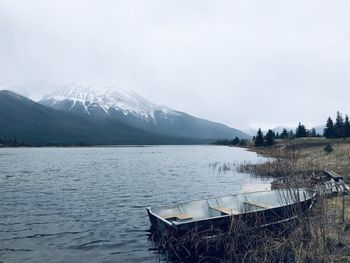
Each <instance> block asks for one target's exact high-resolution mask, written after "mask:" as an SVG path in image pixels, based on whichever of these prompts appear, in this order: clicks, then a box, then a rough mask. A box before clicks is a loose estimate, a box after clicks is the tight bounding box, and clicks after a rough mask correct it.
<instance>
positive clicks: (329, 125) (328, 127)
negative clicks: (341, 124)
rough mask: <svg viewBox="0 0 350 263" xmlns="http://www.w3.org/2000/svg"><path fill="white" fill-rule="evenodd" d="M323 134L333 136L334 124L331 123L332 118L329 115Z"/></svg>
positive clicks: (327, 136)
mask: <svg viewBox="0 0 350 263" xmlns="http://www.w3.org/2000/svg"><path fill="white" fill-rule="evenodd" d="M323 136H324V137H326V138H334V137H335V133H334V125H333V120H332V119H331V117H328V120H327V124H326V128H325V129H324V131H323Z"/></svg>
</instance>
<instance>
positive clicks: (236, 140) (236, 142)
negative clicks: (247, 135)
mask: <svg viewBox="0 0 350 263" xmlns="http://www.w3.org/2000/svg"><path fill="white" fill-rule="evenodd" d="M239 142H240V140H239V138H238V137H237V136H236V137H235V138H234V139H233V140H232V142H231V143H232V145H237V144H239Z"/></svg>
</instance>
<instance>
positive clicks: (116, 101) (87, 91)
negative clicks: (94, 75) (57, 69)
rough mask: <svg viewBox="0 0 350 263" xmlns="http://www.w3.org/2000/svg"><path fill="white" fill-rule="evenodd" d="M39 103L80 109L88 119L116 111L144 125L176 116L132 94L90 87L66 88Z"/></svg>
mask: <svg viewBox="0 0 350 263" xmlns="http://www.w3.org/2000/svg"><path fill="white" fill-rule="evenodd" d="M40 103H41V104H45V105H47V106H50V107H53V108H60V109H62V108H63V109H65V110H68V111H80V110H81V109H83V110H84V113H86V114H88V115H92V114H96V113H97V112H99V113H102V112H104V113H105V114H107V115H110V114H113V112H114V111H119V112H122V113H123V114H124V115H134V116H136V117H138V118H142V119H144V120H146V121H156V117H155V116H156V115H159V114H164V115H167V114H176V112H175V111H172V110H171V109H170V108H168V107H164V106H159V105H157V104H154V103H151V102H149V101H147V100H146V99H145V98H143V97H141V96H140V95H138V94H137V93H136V92H134V91H128V90H122V89H115V88H112V87H110V88H108V87H96V86H92V85H77V84H69V85H66V86H65V87H63V89H62V90H60V91H59V92H55V93H53V94H50V95H45V96H44V97H43V99H42V100H41V101H40ZM62 104H67V105H65V106H63V105H62ZM68 106H69V108H68Z"/></svg>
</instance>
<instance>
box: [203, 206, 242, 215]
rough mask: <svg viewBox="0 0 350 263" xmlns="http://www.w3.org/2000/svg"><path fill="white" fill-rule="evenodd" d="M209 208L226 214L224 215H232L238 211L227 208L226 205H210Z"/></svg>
mask: <svg viewBox="0 0 350 263" xmlns="http://www.w3.org/2000/svg"><path fill="white" fill-rule="evenodd" d="M210 208H211V209H214V210H216V211H219V212H221V213H222V214H226V215H234V214H239V212H238V211H237V210H235V209H233V208H227V207H223V206H214V207H213V206H212V207H210Z"/></svg>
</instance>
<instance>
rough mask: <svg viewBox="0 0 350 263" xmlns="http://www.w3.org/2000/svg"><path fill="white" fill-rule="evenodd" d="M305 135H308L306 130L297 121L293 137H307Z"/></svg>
mask: <svg viewBox="0 0 350 263" xmlns="http://www.w3.org/2000/svg"><path fill="white" fill-rule="evenodd" d="M307 135H308V132H307V130H306V128H305V126H304V125H302V124H301V123H300V122H299V125H298V127H297V129H296V132H295V137H296V138H301V137H307Z"/></svg>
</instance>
